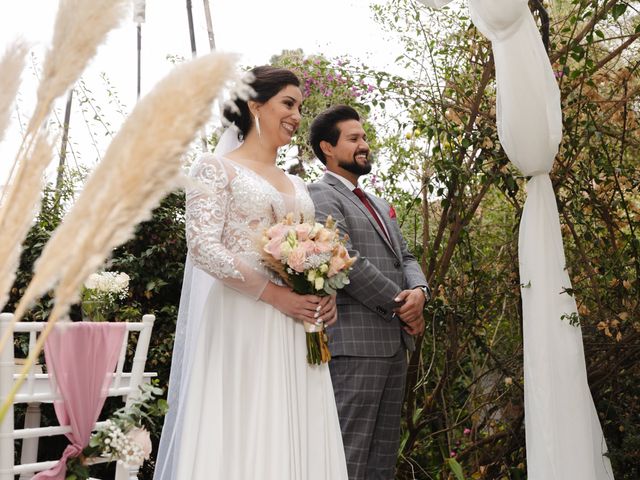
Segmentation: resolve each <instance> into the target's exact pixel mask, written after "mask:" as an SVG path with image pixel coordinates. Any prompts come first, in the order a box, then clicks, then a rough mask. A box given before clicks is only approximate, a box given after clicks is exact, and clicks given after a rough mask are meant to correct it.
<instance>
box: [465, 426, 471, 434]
mask: <svg viewBox="0 0 640 480" xmlns="http://www.w3.org/2000/svg"><path fill="white" fill-rule="evenodd" d="M463 433H464V434H465V435H471V429H470V428H465V429H464V432H463Z"/></svg>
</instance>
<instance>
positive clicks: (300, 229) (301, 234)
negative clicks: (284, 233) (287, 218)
mask: <svg viewBox="0 0 640 480" xmlns="http://www.w3.org/2000/svg"><path fill="white" fill-rule="evenodd" d="M311 228H312V227H311V225H309V224H308V223H300V224H298V225H296V234H297V235H298V240H300V241H301V242H304V241H305V240H307V239H308V238H309V233H311Z"/></svg>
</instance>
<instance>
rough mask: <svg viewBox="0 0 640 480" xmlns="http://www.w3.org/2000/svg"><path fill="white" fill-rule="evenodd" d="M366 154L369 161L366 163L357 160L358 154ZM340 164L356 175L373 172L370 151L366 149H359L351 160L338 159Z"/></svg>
mask: <svg viewBox="0 0 640 480" xmlns="http://www.w3.org/2000/svg"><path fill="white" fill-rule="evenodd" d="M363 153H364V154H365V155H366V156H367V161H366V163H364V164H362V165H361V164H359V163H358V162H357V161H356V156H357V155H362V154H363ZM338 166H339V167H340V168H342V169H343V170H346V171H347V172H351V173H353V174H355V175H367V174H368V173H369V172H371V161H370V160H369V152H368V151H366V150H359V151H357V152H356V153H354V154H353V158H352V159H351V160H350V161H346V160H338Z"/></svg>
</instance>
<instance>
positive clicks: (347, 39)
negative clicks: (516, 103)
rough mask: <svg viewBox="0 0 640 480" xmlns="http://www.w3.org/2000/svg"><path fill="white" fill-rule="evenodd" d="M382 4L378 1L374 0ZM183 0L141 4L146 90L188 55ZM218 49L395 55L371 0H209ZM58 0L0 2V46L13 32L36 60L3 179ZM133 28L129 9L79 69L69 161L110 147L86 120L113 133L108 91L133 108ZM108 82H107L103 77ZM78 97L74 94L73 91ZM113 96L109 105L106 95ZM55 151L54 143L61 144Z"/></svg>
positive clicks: (1, 170) (244, 57)
mask: <svg viewBox="0 0 640 480" xmlns="http://www.w3.org/2000/svg"><path fill="white" fill-rule="evenodd" d="M377 1H378V2H380V1H383V0H377ZM186 3H187V2H186V1H184V0H147V2H146V22H145V23H144V24H143V25H142V52H143V54H142V94H144V92H146V91H148V90H149V89H151V88H152V87H153V85H154V84H155V83H156V82H157V81H158V80H159V79H160V78H162V76H163V75H164V74H166V72H168V70H169V69H170V68H171V63H170V62H169V61H168V60H167V55H177V56H182V57H185V58H190V57H191V47H190V41H189V31H188V22H187V13H186V12H187V9H186ZM209 3H210V8H211V14H212V19H213V30H214V35H215V41H216V47H217V49H218V50H220V51H228V52H237V53H239V54H241V63H242V64H243V65H249V66H251V65H258V64H264V63H267V62H268V61H269V59H270V57H271V56H272V55H274V54H278V53H280V52H281V51H282V50H283V49H295V48H302V49H303V50H304V52H305V53H307V54H312V53H322V54H324V55H325V56H328V57H335V56H340V55H345V54H346V55H350V56H352V57H354V58H356V59H359V60H361V61H362V62H364V63H366V64H368V65H370V66H372V67H379V68H387V67H389V66H390V65H392V64H393V61H394V59H395V58H396V57H397V56H398V55H399V54H400V53H401V51H400V46H399V45H397V44H395V43H394V42H393V41H391V42H390V41H389V38H388V37H385V35H384V34H383V32H382V31H381V29H380V26H379V25H377V24H376V23H375V21H374V20H373V14H372V12H371V5H372V4H374V3H376V0H324V1H323V2H311V1H309V0H302V1H300V0H209ZM192 4H193V16H194V26H195V31H196V43H197V50H198V53H200V54H202V53H206V52H208V51H209V43H208V39H207V29H206V23H205V16H204V7H203V2H202V1H200V0H193V1H192ZM57 5H58V2H57V1H56V0H20V1H17V2H16V1H11V2H9V1H6V0H5V1H3V2H2V4H0V52H4V50H5V48H7V46H8V45H10V43H11V42H12V41H13V40H14V39H15V38H17V37H18V36H20V37H22V38H24V39H26V40H27V41H29V42H30V43H31V44H32V58H31V59H30V60H29V61H28V66H27V69H26V70H25V73H24V74H23V84H22V87H21V90H20V93H19V98H18V102H17V109H16V111H14V121H13V123H12V128H11V130H10V131H8V132H7V136H6V138H5V140H4V142H2V143H0V185H2V184H4V183H5V179H6V176H7V172H8V166H9V165H10V163H11V162H12V160H13V157H14V156H15V151H16V149H17V145H18V143H19V139H20V123H21V122H22V123H24V122H25V117H26V118H28V117H29V115H30V114H31V111H32V110H33V104H34V97H35V90H36V88H37V80H36V73H35V72H37V69H38V65H39V61H41V60H42V58H43V57H44V54H45V51H46V47H47V46H48V44H49V40H50V38H51V35H52V30H53V22H54V19H55V14H56V10H57ZM136 48H137V47H136V24H135V23H134V22H133V17H132V15H128V16H127V18H126V20H125V22H124V23H123V24H122V25H121V26H120V27H119V28H118V29H116V30H114V31H112V32H111V33H110V34H109V36H108V38H107V40H106V42H105V44H104V45H102V46H101V47H100V49H99V51H98V53H97V55H96V57H95V58H94V59H93V61H92V62H91V64H90V66H89V68H88V69H87V71H86V72H85V74H84V75H83V81H84V87H85V88H86V89H87V90H88V91H89V92H85V93H86V95H87V97H88V98H89V99H91V102H89V103H88V104H85V105H84V110H83V109H81V108H79V107H78V106H77V105H76V104H74V110H73V111H72V112H73V113H72V117H71V140H70V141H71V150H72V152H71V154H72V155H71V156H72V158H71V160H72V161H75V162H79V163H83V164H91V163H92V162H95V161H96V158H97V157H98V156H99V155H100V152H103V151H104V149H105V148H106V146H107V144H108V138H109V136H108V135H107V134H106V133H107V128H105V127H104V126H103V125H101V124H99V122H96V121H95V120H92V117H93V116H94V113H95V112H93V109H94V108H96V107H98V108H100V109H101V110H100V111H101V113H102V114H103V116H104V117H105V118H106V119H108V123H109V124H110V125H109V130H111V131H113V130H117V126H118V124H119V122H121V121H122V118H123V115H122V114H119V113H117V112H118V110H119V108H118V107H117V105H115V103H114V102H113V97H108V95H107V93H106V92H107V90H108V89H109V90H111V91H113V92H115V93H116V98H117V99H118V100H119V101H120V102H121V103H122V104H123V107H122V108H121V110H122V111H123V112H125V113H126V112H127V111H129V110H130V109H131V108H132V106H133V105H134V104H135V101H136V58H137V57H136ZM101 74H104V77H105V78H106V79H107V80H108V85H109V86H107V83H106V82H105V80H103V79H102V78H101ZM78 98H80V97H78ZM110 99H111V102H110V101H109V100H110ZM64 102H65V99H64V98H62V99H59V100H58V102H57V103H56V114H54V115H53V116H52V122H53V123H54V124H56V123H57V124H60V123H61V122H62V118H63V109H64ZM58 148H59V147H58Z"/></svg>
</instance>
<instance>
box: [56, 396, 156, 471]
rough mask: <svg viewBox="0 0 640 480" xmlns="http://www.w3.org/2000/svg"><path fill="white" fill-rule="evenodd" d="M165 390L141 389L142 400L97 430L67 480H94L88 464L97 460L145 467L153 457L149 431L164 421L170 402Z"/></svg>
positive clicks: (69, 467) (71, 465) (73, 463)
mask: <svg viewBox="0 0 640 480" xmlns="http://www.w3.org/2000/svg"><path fill="white" fill-rule="evenodd" d="M160 395H162V390H161V389H159V388H157V387H155V386H153V385H148V384H143V385H141V386H140V393H139V395H138V397H137V398H136V399H135V400H134V401H133V402H132V403H131V405H129V406H127V407H123V408H121V409H119V410H117V411H115V412H114V413H113V415H112V416H111V418H109V419H108V420H107V421H106V422H105V424H104V425H102V426H101V427H100V428H99V429H98V430H96V431H95V432H94V433H93V435H91V439H90V440H89V445H87V447H85V449H84V450H83V451H82V455H81V456H79V457H74V458H72V459H70V460H69V461H68V462H67V475H66V480H86V479H88V478H90V476H89V469H88V467H87V463H90V462H88V460H90V459H91V458H95V457H102V458H107V459H108V460H109V461H118V460H119V461H122V462H123V463H125V464H127V465H128V466H130V467H135V466H137V467H141V466H142V464H143V463H144V462H145V460H148V459H149V457H150V456H151V449H152V444H151V436H150V434H149V430H147V428H145V427H152V426H153V425H154V421H153V419H154V418H162V417H163V416H164V415H165V413H166V412H167V408H168V405H167V402H166V400H164V399H162V398H158V397H159V396H160Z"/></svg>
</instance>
